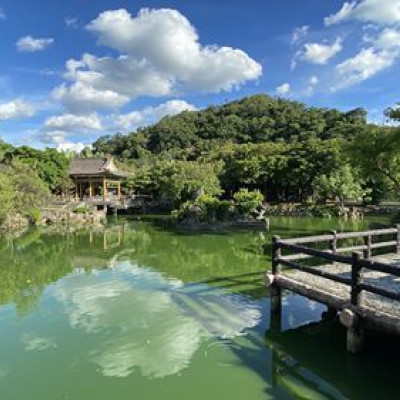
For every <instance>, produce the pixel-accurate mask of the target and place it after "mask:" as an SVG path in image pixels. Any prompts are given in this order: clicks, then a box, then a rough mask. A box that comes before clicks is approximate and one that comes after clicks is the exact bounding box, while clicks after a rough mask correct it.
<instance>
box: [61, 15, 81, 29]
mask: <svg viewBox="0 0 400 400" xmlns="http://www.w3.org/2000/svg"><path fill="white" fill-rule="evenodd" d="M64 23H65V25H67V26H68V27H69V28H77V27H78V25H79V19H78V17H65V18H64Z"/></svg>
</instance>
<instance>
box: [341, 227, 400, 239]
mask: <svg viewBox="0 0 400 400" xmlns="http://www.w3.org/2000/svg"><path fill="white" fill-rule="evenodd" d="M395 233H397V229H396V228H387V229H376V230H371V231H364V232H343V233H338V234H337V238H338V239H354V238H363V237H367V236H369V235H370V236H382V235H392V234H395Z"/></svg>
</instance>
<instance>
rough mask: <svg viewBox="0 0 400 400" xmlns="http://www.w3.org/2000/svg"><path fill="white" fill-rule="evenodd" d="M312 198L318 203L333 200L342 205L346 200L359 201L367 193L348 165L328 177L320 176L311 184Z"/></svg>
mask: <svg viewBox="0 0 400 400" xmlns="http://www.w3.org/2000/svg"><path fill="white" fill-rule="evenodd" d="M313 189H314V196H315V197H316V198H317V200H319V201H323V202H326V200H329V199H330V200H334V201H335V202H336V203H338V204H340V205H343V204H344V202H345V201H346V200H360V199H362V198H363V197H364V196H365V195H366V194H367V192H368V191H366V190H365V189H364V188H363V186H362V185H361V182H360V179H359V177H358V176H357V175H356V174H355V173H354V170H353V169H352V167H351V166H350V165H348V164H346V165H343V166H341V167H340V168H339V169H337V170H335V171H334V172H332V173H331V174H330V175H320V176H318V177H317V178H316V179H315V180H314V182H313Z"/></svg>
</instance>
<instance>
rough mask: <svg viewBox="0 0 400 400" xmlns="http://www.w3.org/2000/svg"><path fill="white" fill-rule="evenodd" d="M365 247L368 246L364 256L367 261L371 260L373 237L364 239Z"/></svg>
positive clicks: (369, 236)
mask: <svg viewBox="0 0 400 400" xmlns="http://www.w3.org/2000/svg"><path fill="white" fill-rule="evenodd" d="M364 245H365V246H366V249H364V251H363V255H364V258H365V259H366V260H369V259H370V258H371V256H372V248H371V245H372V236H371V235H368V236H365V237H364Z"/></svg>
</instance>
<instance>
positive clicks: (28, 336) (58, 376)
mask: <svg viewBox="0 0 400 400" xmlns="http://www.w3.org/2000/svg"><path fill="white" fill-rule="evenodd" d="M279 221H281V222H282V223H281V224H279ZM279 221H278V220H274V221H271V230H272V231H271V232H270V233H265V234H264V235H265V236H264V239H265V241H266V242H267V243H268V242H269V241H270V234H279V235H281V236H285V235H289V234H293V235H297V234H309V233H314V232H321V231H325V230H329V229H335V228H337V226H335V222H334V221H329V223H328V222H327V221H325V220H324V221H323V222H315V221H314V224H316V225H315V226H314V228H313V226H312V225H311V223H309V222H307V221H306V220H303V219H302V220H301V221H297V222H296V221H295V220H292V219H290V220H289V219H282V220H279ZM362 227H363V226H361V225H360V228H362ZM312 229H315V231H313V230H312ZM264 239H262V238H261V236H260V234H259V233H243V232H235V233H232V234H218V235H216V234H214V235H207V234H202V235H179V234H176V233H174V232H172V231H170V230H168V229H166V228H164V227H161V226H159V225H156V226H154V225H152V224H149V223H147V222H143V221H142V222H137V221H135V222H128V221H127V220H123V219H120V220H118V222H117V223H111V224H109V225H108V226H105V227H102V228H101V229H97V230H90V229H83V230H74V231H71V230H65V231H61V232H60V231H58V230H57V231H48V230H36V231H32V232H30V233H29V234H27V235H26V236H24V237H21V238H20V239H18V240H8V241H7V240H2V241H0V259H1V263H0V322H1V323H0V354H1V359H0V379H1V396H0V397H1V398H2V399H3V398H4V399H5V400H8V399H10V400H14V399H20V398H21V399H22V398H40V399H42V400H50V399H51V400H52V399H55V398H66V399H67V398H76V399H79V398H85V399H87V398H96V399H99V400H105V399H109V398H112V396H115V393H118V398H119V400H125V399H131V398H132V393H135V394H137V396H138V397H139V398H150V399H153V398H154V399H157V398H165V399H176V398H180V394H182V393H184V394H185V396H186V395H187V393H189V392H190V398H191V399H193V400H197V399H204V398H225V397H226V393H227V390H228V389H229V397H230V398H231V399H232V400H234V399H243V398H246V397H247V398H249V399H250V398H251V399H252V400H253V399H254V400H258V399H260V400H261V399H265V398H279V399H285V398H307V399H308V398H312V399H314V398H316V399H318V398H328V399H331V398H335V399H336V398H337V399H341V398H343V397H348V398H363V399H367V398H380V395H381V393H379V388H381V387H385V390H386V391H387V393H388V395H387V396H386V397H385V398H396V394H397V377H396V374H394V373H393V368H395V361H393V362H392V361H390V360H388V356H387V355H393V359H394V360H396V359H397V358H398V357H400V348H399V345H398V343H397V342H395V343H393V342H392V343H391V344H390V345H388V344H387V343H386V342H388V340H387V339H386V338H385V339H379V338H378V339H377V338H375V337H374V338H373V340H374V341H376V343H377V346H376V347H377V349H378V348H379V347H381V349H382V348H384V349H385V350H382V351H378V350H373V353H372V355H370V356H368V357H367V358H364V359H363V358H361V359H356V358H349V356H348V355H347V354H346V352H345V346H344V332H343V330H342V329H341V327H340V325H337V324H332V323H331V322H330V321H322V322H321V314H322V312H323V311H324V308H323V307H322V306H321V305H319V304H317V303H314V302H310V301H308V300H306V299H304V298H301V297H299V296H293V295H287V296H285V297H284V299H283V314H282V321H280V322H281V323H280V324H279V329H278V330H276V329H275V330H274V328H276V327H277V324H276V323H275V324H274V323H273V321H270V316H269V312H268V309H269V298H268V293H267V292H266V289H265V287H264V286H263V281H262V275H261V272H262V271H264V270H265V269H266V268H267V267H268V263H269V255H268V254H269V249H268V248H267V246H265V245H264V246H262V242H263V240H264ZM261 248H263V250H265V249H266V251H267V253H266V254H263V252H262V251H261ZM270 322H272V323H270ZM385 346H386V347H385ZM385 357H386V358H385ZM189 366H190V368H189ZM216 376H218V379H214V378H215V377H216ZM181 377H182V379H181ZM371 377H372V378H371ZM116 378H118V379H116ZM122 378H123V379H122ZM161 378H163V379H162V380H161ZM194 388H195V389H194ZM227 388H228V389H227ZM186 397H187V396H186Z"/></svg>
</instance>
